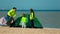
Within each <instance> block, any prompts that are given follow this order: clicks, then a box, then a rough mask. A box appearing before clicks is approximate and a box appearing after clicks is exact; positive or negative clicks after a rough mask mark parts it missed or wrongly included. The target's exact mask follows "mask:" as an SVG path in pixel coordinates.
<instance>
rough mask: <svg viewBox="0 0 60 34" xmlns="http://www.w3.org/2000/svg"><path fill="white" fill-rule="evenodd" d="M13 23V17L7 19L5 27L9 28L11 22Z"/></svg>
mask: <svg viewBox="0 0 60 34" xmlns="http://www.w3.org/2000/svg"><path fill="white" fill-rule="evenodd" d="M12 20H13V21H14V18H13V17H9V19H8V21H7V25H8V26H10V25H11V21H12Z"/></svg>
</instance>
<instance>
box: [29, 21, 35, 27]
mask: <svg viewBox="0 0 60 34" xmlns="http://www.w3.org/2000/svg"><path fill="white" fill-rule="evenodd" d="M30 22H31V26H32V28H34V20H30Z"/></svg>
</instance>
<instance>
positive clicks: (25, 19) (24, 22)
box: [20, 14, 27, 28]
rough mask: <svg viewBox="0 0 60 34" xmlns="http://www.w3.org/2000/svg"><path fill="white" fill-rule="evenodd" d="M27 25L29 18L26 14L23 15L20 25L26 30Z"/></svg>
mask: <svg viewBox="0 0 60 34" xmlns="http://www.w3.org/2000/svg"><path fill="white" fill-rule="evenodd" d="M26 23H27V18H26V16H25V14H23V15H22V18H21V23H20V25H22V28H26Z"/></svg>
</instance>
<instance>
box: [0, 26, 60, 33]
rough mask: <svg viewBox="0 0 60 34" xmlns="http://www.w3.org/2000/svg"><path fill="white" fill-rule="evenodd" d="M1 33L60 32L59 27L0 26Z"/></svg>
mask: <svg viewBox="0 0 60 34" xmlns="http://www.w3.org/2000/svg"><path fill="white" fill-rule="evenodd" d="M0 34H60V29H57V28H43V29H40V28H37V29H36V28H13V27H12V28H10V27H2V26H0Z"/></svg>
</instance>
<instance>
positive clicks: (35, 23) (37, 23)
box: [13, 14, 43, 28]
mask: <svg viewBox="0 0 60 34" xmlns="http://www.w3.org/2000/svg"><path fill="white" fill-rule="evenodd" d="M26 17H27V18H28V22H27V23H26V26H27V28H30V27H31V23H30V20H29V14H26ZM20 21H21V17H18V18H17V19H16V20H15V21H14V24H13V25H14V26H16V27H21V25H19V23H20ZM34 27H35V28H43V26H42V24H41V23H40V22H39V20H38V19H37V18H36V17H35V18H34Z"/></svg>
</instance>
